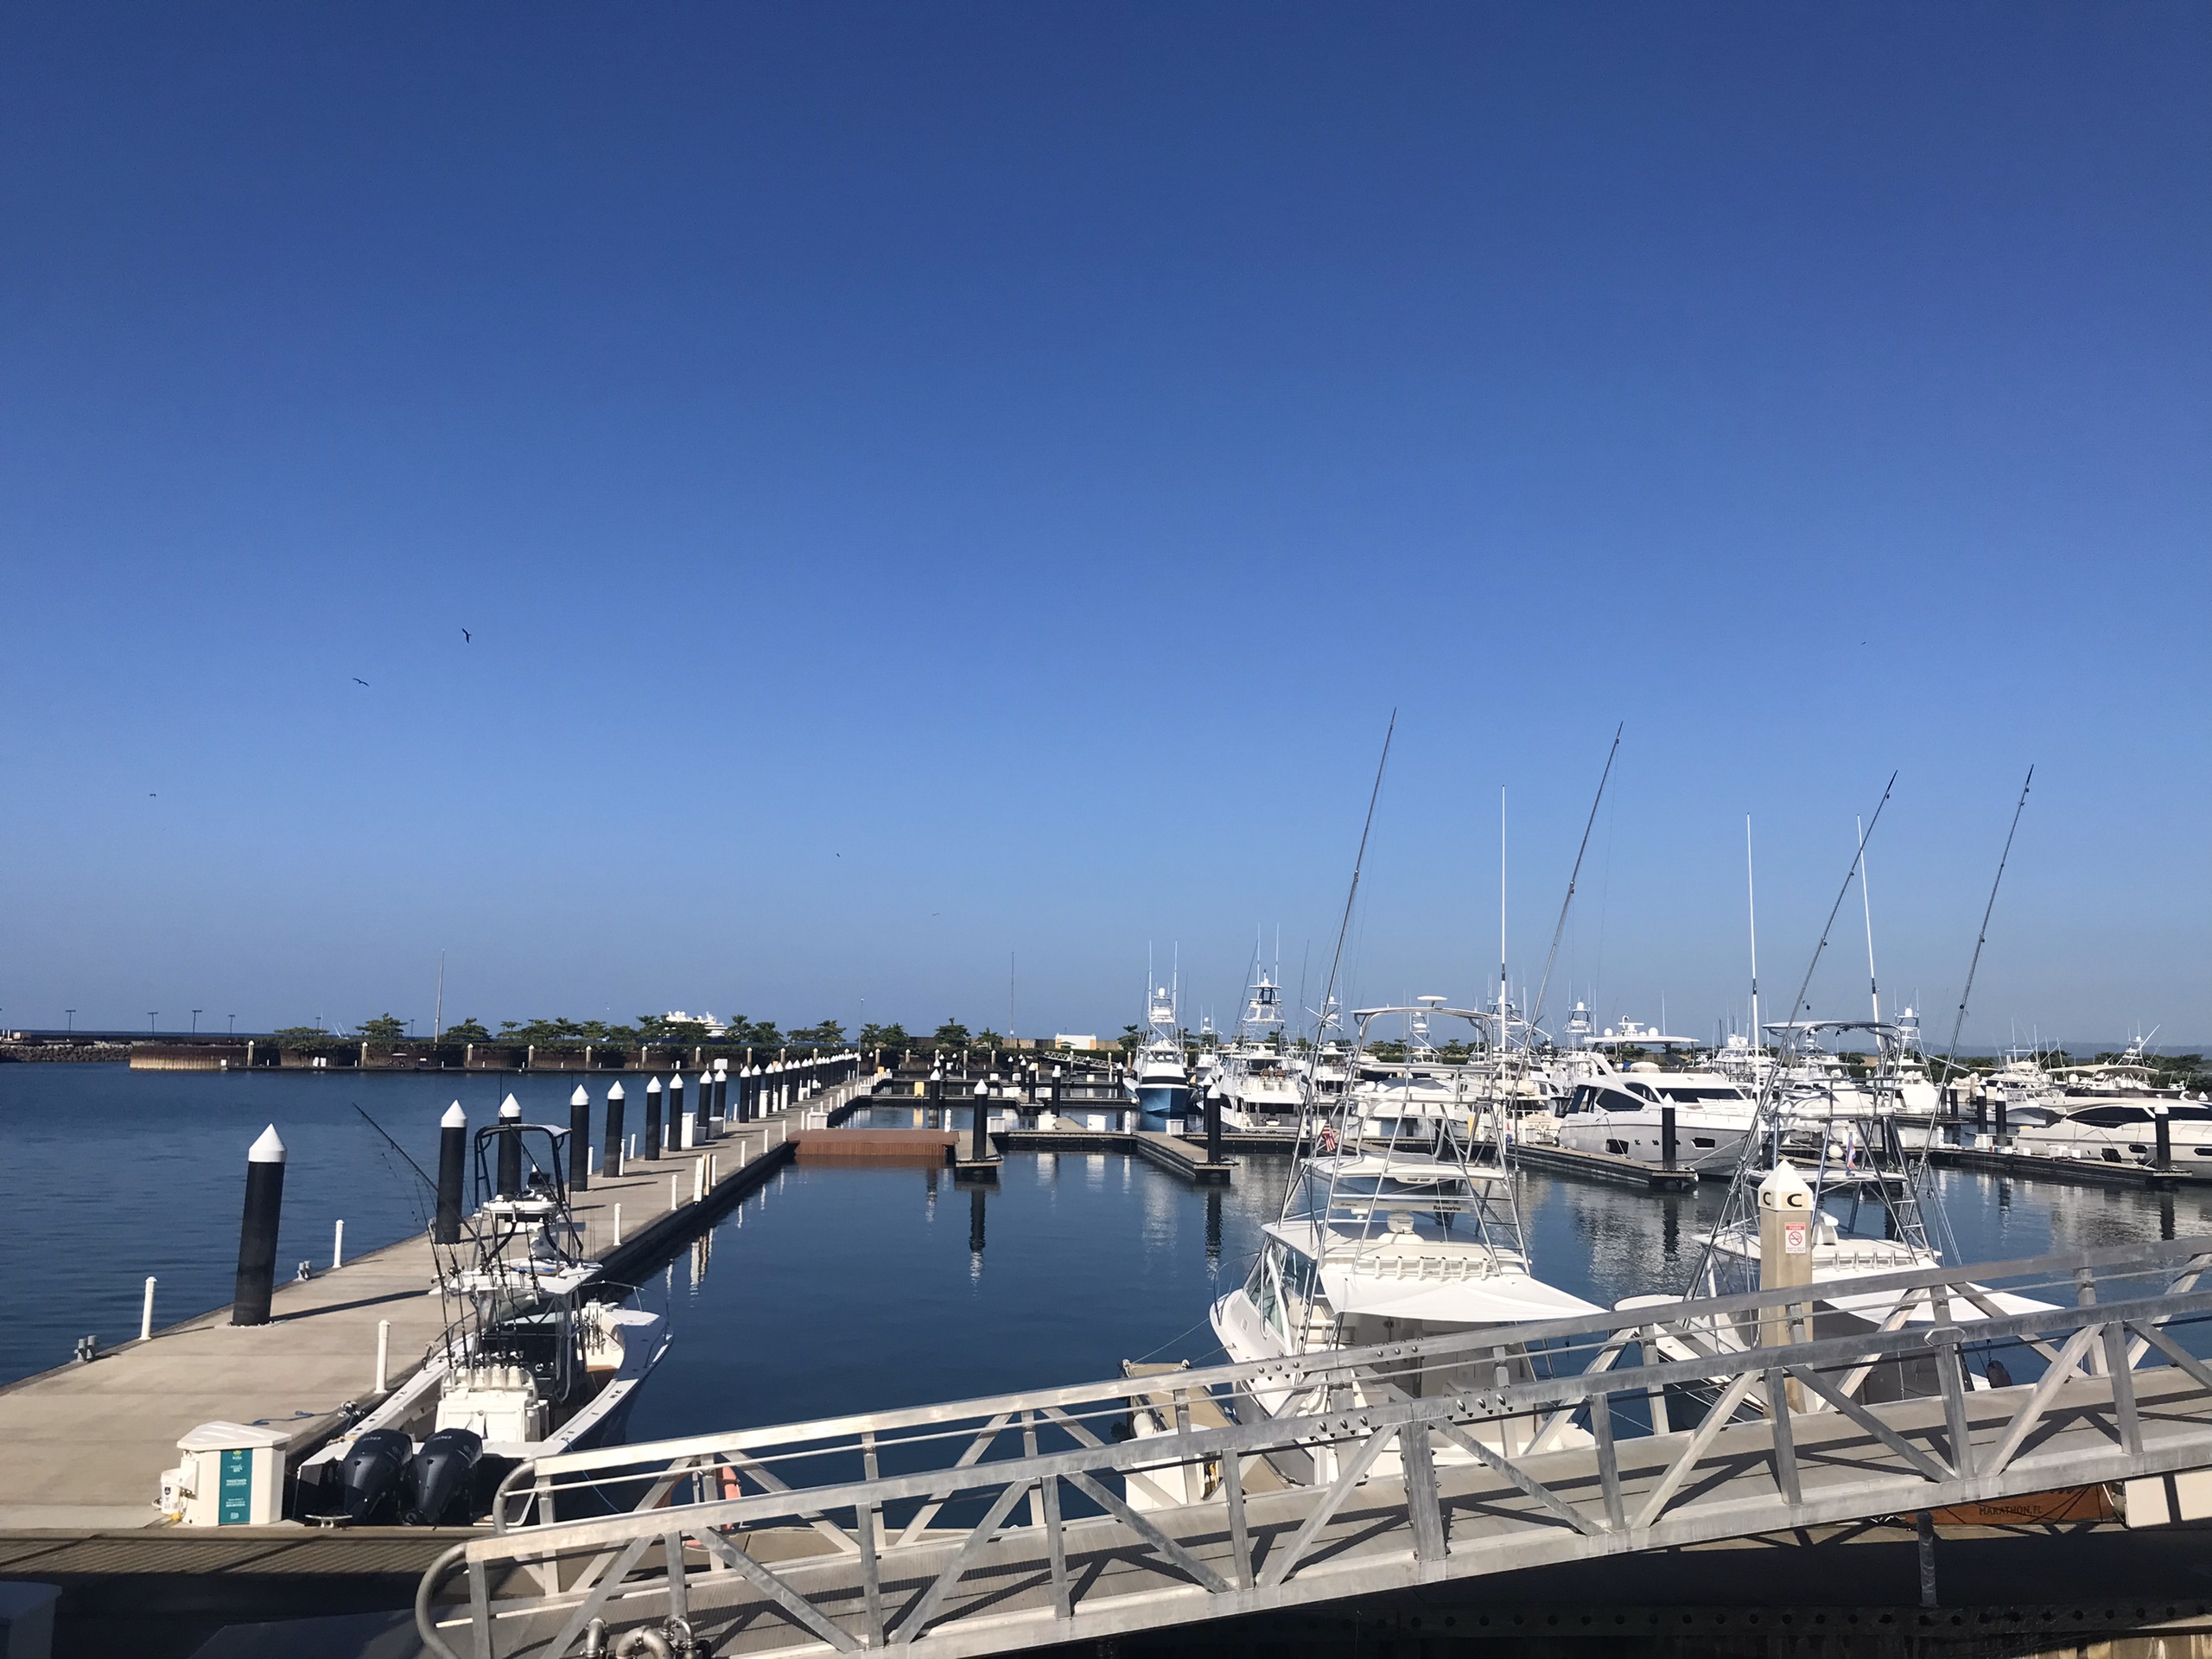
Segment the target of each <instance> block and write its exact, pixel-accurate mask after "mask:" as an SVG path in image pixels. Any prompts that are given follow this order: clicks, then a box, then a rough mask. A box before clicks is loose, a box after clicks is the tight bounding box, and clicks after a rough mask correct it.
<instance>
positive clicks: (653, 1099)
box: [638, 1077, 660, 1161]
mask: <svg viewBox="0 0 2212 1659" xmlns="http://www.w3.org/2000/svg"><path fill="white" fill-rule="evenodd" d="M659 1156H660V1079H659V1078H658V1077H655V1078H654V1079H653V1080H652V1082H650V1083H648V1084H646V1085H645V1139H644V1141H640V1142H639V1146H638V1157H639V1160H640V1161H643V1160H646V1159H649V1158H658V1157H659Z"/></svg>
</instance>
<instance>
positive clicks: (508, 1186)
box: [499, 1095, 522, 1198]
mask: <svg viewBox="0 0 2212 1659" xmlns="http://www.w3.org/2000/svg"><path fill="white" fill-rule="evenodd" d="M499 1196H500V1197H501V1198H520V1197H521V1196H522V1103H521V1102H520V1101H518V1100H517V1099H516V1098H515V1097H514V1096H512V1095H509V1096H507V1097H506V1098H505V1100H503V1101H501V1102H500V1103H499Z"/></svg>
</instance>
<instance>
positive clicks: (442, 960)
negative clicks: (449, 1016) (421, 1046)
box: [430, 950, 446, 1043]
mask: <svg viewBox="0 0 2212 1659" xmlns="http://www.w3.org/2000/svg"><path fill="white" fill-rule="evenodd" d="M445 1028H446V953H445V952H444V951H442V950H441V951H439V952H438V1003H437V1012H436V1013H435V1014H432V1015H431V1016H430V1040H431V1041H432V1042H434V1043H435V1042H436V1041H437V1040H438V1033H440V1032H442V1031H443V1030H444V1029H445Z"/></svg>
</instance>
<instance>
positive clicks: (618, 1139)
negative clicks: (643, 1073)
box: [599, 1077, 622, 1181]
mask: <svg viewBox="0 0 2212 1659" xmlns="http://www.w3.org/2000/svg"><path fill="white" fill-rule="evenodd" d="M599 1166H600V1168H601V1170H603V1171H604V1172H605V1173H606V1175H607V1179H608V1180H610V1181H611V1180H613V1179H614V1178H615V1177H616V1176H618V1175H620V1173H622V1082H621V1079H620V1078H619V1077H618V1078H616V1079H615V1081H614V1083H613V1085H612V1086H611V1087H610V1088H609V1089H608V1090H607V1146H606V1149H605V1150H604V1151H602V1152H601V1154H599Z"/></svg>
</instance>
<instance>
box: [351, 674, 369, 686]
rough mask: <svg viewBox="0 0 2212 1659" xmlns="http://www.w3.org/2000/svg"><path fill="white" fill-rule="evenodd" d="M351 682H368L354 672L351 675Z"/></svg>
mask: <svg viewBox="0 0 2212 1659" xmlns="http://www.w3.org/2000/svg"><path fill="white" fill-rule="evenodd" d="M353 683H354V684H356V685H366V684H367V683H368V682H367V681H366V680H365V679H363V678H362V677H360V676H359V675H358V674H356V675H355V676H354V677H353Z"/></svg>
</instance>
